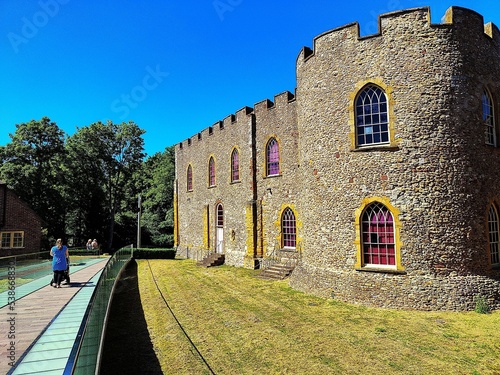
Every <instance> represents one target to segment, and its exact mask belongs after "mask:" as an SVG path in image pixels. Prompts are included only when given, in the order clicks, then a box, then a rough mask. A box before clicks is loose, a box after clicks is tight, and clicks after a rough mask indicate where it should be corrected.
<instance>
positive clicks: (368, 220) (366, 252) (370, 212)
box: [361, 202, 396, 267]
mask: <svg viewBox="0 0 500 375" xmlns="http://www.w3.org/2000/svg"><path fill="white" fill-rule="evenodd" d="M361 240H362V248H363V266H384V267H395V266H396V247H395V240H394V218H393V216H392V213H391V212H390V211H389V209H388V208H387V207H386V206H384V205H383V204H382V203H379V202H373V203H371V204H370V205H368V206H367V207H366V208H365V210H364V212H363V215H362V218H361Z"/></svg>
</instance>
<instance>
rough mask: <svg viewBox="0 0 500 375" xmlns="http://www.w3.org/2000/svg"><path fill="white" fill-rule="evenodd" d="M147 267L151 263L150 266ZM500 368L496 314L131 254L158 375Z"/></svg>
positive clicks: (483, 370) (487, 371)
mask: <svg viewBox="0 0 500 375" xmlns="http://www.w3.org/2000/svg"><path fill="white" fill-rule="evenodd" d="M150 267H151V269H150ZM151 270H152V273H153V274H154V276H155V278H156V279H157V282H158V284H159V286H160V290H161V292H162V293H163V295H164V297H165V299H166V300H167V302H168V304H169V306H170V308H171V310H172V311H173V312H174V314H175V317H176V318H177V319H178V321H179V322H180V324H181V325H182V328H183V329H184V330H185V332H186V333H187V335H188V336H189V338H190V339H191V340H192V342H193V343H194V345H195V346H196V348H197V350H198V351H199V353H201V356H202V357H203V358H204V360H205V361H206V363H207V364H208V366H209V367H210V368H211V369H212V370H213V372H214V373H216V374H308V375H312V374H322V375H326V374H500V354H499V353H500V329H499V327H500V312H497V311H496V312H493V313H491V314H478V313H475V312H463V313H457V312H421V311H399V310H386V309H376V308H367V307H362V306H355V305H349V304H346V303H341V302H338V301H335V300H332V299H323V298H317V297H313V296H309V295H305V294H303V293H300V292H297V291H294V290H293V289H291V288H290V287H289V286H288V282H287V281H286V280H285V281H278V282H276V281H274V282H272V281H265V280H261V279H258V278H256V277H255V275H256V274H257V272H258V271H254V270H246V269H242V268H234V267H228V266H222V267H215V268H208V269H207V268H201V267H198V266H196V264H195V263H194V262H193V261H191V260H149V261H147V260H139V261H138V280H139V291H140V298H141V302H142V306H143V310H144V316H145V318H146V322H147V326H148V330H149V333H150V337H151V340H152V343H153V347H154V350H155V352H156V355H157V357H158V360H159V362H160V365H161V367H162V371H163V373H166V374H178V373H179V374H205V373H206V374H209V373H210V371H209V370H208V367H207V365H206V364H205V363H204V362H203V360H202V359H201V357H200V356H199V355H198V353H197V352H196V350H195V349H193V347H192V346H191V345H190V344H189V342H188V340H187V339H186V337H185V335H184V333H183V332H182V330H181V329H180V327H179V325H178V324H177V323H176V321H175V320H174V317H173V315H172V314H171V313H170V310H169V309H168V307H167V306H166V304H165V302H164V301H163V299H162V297H161V295H160V293H159V292H158V290H157V289H156V285H155V283H154V282H153V278H152V273H151Z"/></svg>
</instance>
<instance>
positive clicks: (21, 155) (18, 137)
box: [0, 117, 66, 238]
mask: <svg viewBox="0 0 500 375" xmlns="http://www.w3.org/2000/svg"><path fill="white" fill-rule="evenodd" d="M9 136H10V138H11V142H10V143H8V144H7V145H6V146H1V147H0V160H1V161H2V164H1V165H0V178H1V179H2V180H4V181H5V182H6V183H7V184H8V185H9V186H10V187H11V188H12V189H13V190H14V191H15V192H16V194H18V195H19V197H20V198H21V199H22V200H23V201H25V202H26V203H28V204H29V205H30V206H31V208H32V209H33V210H34V211H35V212H36V213H37V214H38V215H39V216H40V217H41V218H42V219H43V220H44V221H45V222H46V223H47V225H48V228H47V229H48V235H49V237H52V238H53V237H63V236H64V233H65V232H64V227H65V217H66V210H65V205H64V202H63V199H62V191H63V188H64V178H63V174H62V170H61V168H60V167H61V165H62V164H63V163H64V157H65V155H64V142H65V136H66V135H65V133H64V131H63V130H61V129H60V128H59V127H58V126H57V124H56V123H55V122H51V121H50V119H49V118H48V117H43V118H42V119H41V120H39V121H36V120H31V121H30V122H28V123H21V124H17V125H16V131H15V133H14V134H9Z"/></svg>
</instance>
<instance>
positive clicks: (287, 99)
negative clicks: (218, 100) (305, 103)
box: [176, 91, 295, 150]
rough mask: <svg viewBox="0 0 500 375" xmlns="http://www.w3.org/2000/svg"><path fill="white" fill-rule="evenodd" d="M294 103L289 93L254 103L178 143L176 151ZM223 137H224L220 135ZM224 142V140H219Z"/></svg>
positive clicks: (247, 124) (292, 95) (245, 124)
mask: <svg viewBox="0 0 500 375" xmlns="http://www.w3.org/2000/svg"><path fill="white" fill-rule="evenodd" d="M294 102H295V95H294V94H293V93H291V92H290V91H284V92H282V93H279V94H277V95H275V96H274V99H273V101H271V100H270V99H264V100H262V101H260V102H257V103H255V105H254V107H253V108H252V107H248V106H244V107H243V108H241V109H239V110H238V111H236V112H235V113H232V114H229V115H227V116H226V117H225V118H223V119H222V120H219V121H217V122H215V123H214V124H213V125H211V126H209V127H207V128H205V129H203V130H202V131H200V132H199V133H197V134H196V135H193V136H191V137H189V138H187V139H185V140H184V141H182V142H179V143H178V144H177V145H176V146H177V148H178V149H180V150H182V149H184V147H189V146H194V145H196V144H197V143H198V142H202V141H203V140H205V139H207V138H208V137H210V136H214V135H217V134H219V133H221V131H224V130H225V129H231V128H233V127H236V126H249V123H248V118H249V116H251V115H254V114H256V113H257V112H260V113H262V111H264V110H266V111H267V110H279V111H286V110H288V109H287V108H289V105H290V104H291V103H294ZM222 136H223V137H225V135H222ZM221 142H224V139H222V140H221Z"/></svg>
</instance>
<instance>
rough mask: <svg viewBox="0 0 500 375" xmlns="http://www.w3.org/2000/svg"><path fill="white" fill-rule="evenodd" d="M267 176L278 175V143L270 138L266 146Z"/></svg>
mask: <svg viewBox="0 0 500 375" xmlns="http://www.w3.org/2000/svg"><path fill="white" fill-rule="evenodd" d="M266 153H267V155H266V156H267V175H268V176H270V175H277V174H279V149H278V142H276V140H275V139H274V138H272V139H271V140H270V141H269V143H268V144H267V150H266Z"/></svg>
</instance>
